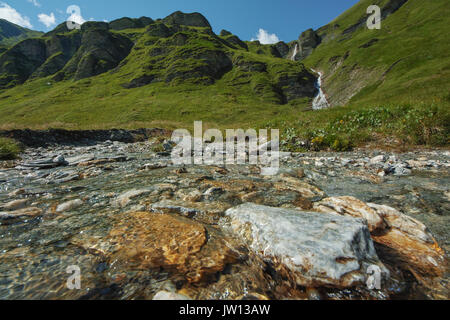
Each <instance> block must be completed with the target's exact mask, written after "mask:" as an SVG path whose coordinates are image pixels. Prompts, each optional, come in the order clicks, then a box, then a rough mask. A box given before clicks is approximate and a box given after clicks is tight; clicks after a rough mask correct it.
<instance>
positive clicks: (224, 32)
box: [220, 29, 233, 37]
mask: <svg viewBox="0 0 450 320" xmlns="http://www.w3.org/2000/svg"><path fill="white" fill-rule="evenodd" d="M231 35H233V34H232V33H231V32H230V31H227V30H224V29H222V31H220V36H221V37H226V36H231Z"/></svg>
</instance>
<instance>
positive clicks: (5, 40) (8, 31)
mask: <svg viewBox="0 0 450 320" xmlns="http://www.w3.org/2000/svg"><path fill="white" fill-rule="evenodd" d="M41 35H42V32H39V31H34V30H29V29H26V28H23V27H21V26H18V25H16V24H14V23H11V22H9V21H7V20H4V19H0V54H1V53H2V49H1V47H2V46H4V47H10V46H13V45H15V44H16V43H18V42H20V41H22V40H24V39H27V38H33V37H39V36H41Z"/></svg>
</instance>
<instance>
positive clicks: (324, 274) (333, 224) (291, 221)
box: [224, 203, 388, 287]
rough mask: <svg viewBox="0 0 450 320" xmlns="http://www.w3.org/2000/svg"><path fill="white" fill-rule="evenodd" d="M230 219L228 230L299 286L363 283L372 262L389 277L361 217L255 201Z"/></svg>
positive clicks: (232, 212) (233, 210)
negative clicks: (299, 209) (322, 212)
mask: <svg viewBox="0 0 450 320" xmlns="http://www.w3.org/2000/svg"><path fill="white" fill-rule="evenodd" d="M226 216H227V217H228V218H229V221H225V222H224V227H225V228H227V229H229V230H231V231H232V232H234V233H235V234H236V235H238V236H240V237H241V238H242V240H243V241H244V242H245V243H246V244H247V245H248V246H249V247H250V248H251V249H252V250H253V251H254V252H255V253H257V254H258V255H260V256H262V257H263V258H264V259H269V260H270V261H271V262H272V264H273V265H274V266H275V268H276V270H277V271H279V272H282V273H287V274H288V275H289V276H290V277H291V279H292V277H293V279H295V281H296V283H297V284H298V285H301V286H307V287H320V286H336V287H351V286H354V285H358V284H362V283H363V282H364V281H365V278H366V270H367V268H368V267H369V266H370V265H372V264H375V265H377V266H380V268H382V270H384V272H385V274H387V273H388V272H387V270H386V268H385V267H384V266H383V265H382V263H381V262H380V261H379V259H378V256H377V253H376V251H375V249H374V245H373V242H372V239H371V238H370V232H369V229H368V228H367V225H366V224H365V222H364V221H363V220H362V219H355V218H350V217H342V216H336V215H331V214H321V213H315V212H303V211H298V210H290V209H282V208H272V207H266V206H260V205H255V204H252V203H245V204H243V205H240V206H238V207H234V208H231V209H229V210H227V211H226Z"/></svg>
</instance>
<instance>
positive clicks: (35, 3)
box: [27, 0, 41, 7]
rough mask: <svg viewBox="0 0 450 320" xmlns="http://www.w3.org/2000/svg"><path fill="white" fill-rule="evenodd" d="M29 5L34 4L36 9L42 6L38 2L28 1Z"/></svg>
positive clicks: (34, 0) (35, 0)
mask: <svg viewBox="0 0 450 320" xmlns="http://www.w3.org/2000/svg"><path fill="white" fill-rule="evenodd" d="M27 1H28V2H29V3H32V4H33V5H34V6H35V7H40V6H41V4H40V3H39V2H37V0H27Z"/></svg>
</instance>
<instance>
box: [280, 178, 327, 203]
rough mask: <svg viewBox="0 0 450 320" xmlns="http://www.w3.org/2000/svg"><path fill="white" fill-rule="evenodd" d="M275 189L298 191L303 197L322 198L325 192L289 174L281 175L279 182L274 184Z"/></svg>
mask: <svg viewBox="0 0 450 320" xmlns="http://www.w3.org/2000/svg"><path fill="white" fill-rule="evenodd" d="M274 187H275V189H278V190H291V191H295V192H298V193H300V194H301V195H302V196H303V197H304V198H307V199H311V198H322V197H323V196H324V195H325V194H324V192H323V191H322V190H320V189H319V188H317V187H315V186H313V185H311V184H309V183H307V182H304V181H301V180H299V179H297V178H294V177H291V176H282V177H281V181H280V182H276V183H275V184H274Z"/></svg>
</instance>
